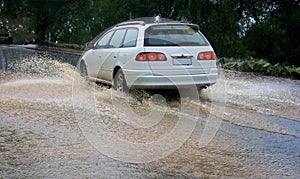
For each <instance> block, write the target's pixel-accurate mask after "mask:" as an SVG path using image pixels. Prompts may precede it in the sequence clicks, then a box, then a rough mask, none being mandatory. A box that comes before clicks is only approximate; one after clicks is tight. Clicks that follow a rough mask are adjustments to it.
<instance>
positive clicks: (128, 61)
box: [78, 17, 218, 92]
mask: <svg viewBox="0 0 300 179" xmlns="http://www.w3.org/2000/svg"><path fill="white" fill-rule="evenodd" d="M216 59H217V56H216V54H215V52H214V50H213V48H212V46H211V45H210V43H209V42H208V40H207V39H206V38H205V36H204V35H203V34H202V33H201V32H200V31H199V26H198V25H196V24H190V23H182V22H178V21H172V20H168V19H164V18H160V17H153V18H141V19H133V20H130V21H125V22H122V23H119V24H117V25H115V26H113V27H111V28H109V29H107V30H105V31H104V32H103V33H101V34H99V35H98V36H97V37H96V38H95V39H93V40H92V41H91V42H89V43H87V49H86V51H85V52H84V54H83V55H82V56H81V58H80V60H79V63H78V67H79V71H80V73H81V75H82V76H84V77H87V78H88V79H89V80H93V81H96V82H101V83H105V84H108V85H112V86H113V87H114V89H116V90H117V91H122V92H126V91H128V90H129V89H176V88H177V89H178V88H189V87H191V86H197V88H200V89H201V88H205V87H207V86H210V85H213V84H215V83H216V81H217V77H218V69H217V65H216Z"/></svg>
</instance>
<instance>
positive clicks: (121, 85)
mask: <svg viewBox="0 0 300 179" xmlns="http://www.w3.org/2000/svg"><path fill="white" fill-rule="evenodd" d="M113 86H114V89H115V90H116V91H117V92H122V93H125V94H128V93H129V88H128V86H127V83H126V79H125V76H124V74H123V72H122V70H121V69H119V70H118V71H117V73H116V75H115V77H114V84H113Z"/></svg>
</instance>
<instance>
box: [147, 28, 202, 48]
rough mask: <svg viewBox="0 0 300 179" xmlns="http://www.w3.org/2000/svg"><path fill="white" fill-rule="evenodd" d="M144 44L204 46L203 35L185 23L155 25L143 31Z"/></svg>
mask: <svg viewBox="0 0 300 179" xmlns="http://www.w3.org/2000/svg"><path fill="white" fill-rule="evenodd" d="M144 45H145V46H204V45H208V42H207V41H206V40H205V38H204V37H203V35H202V34H201V33H199V32H197V31H195V30H194V29H192V28H191V27H189V26H186V25H157V26H151V27H149V28H148V29H146V31H145V39H144Z"/></svg>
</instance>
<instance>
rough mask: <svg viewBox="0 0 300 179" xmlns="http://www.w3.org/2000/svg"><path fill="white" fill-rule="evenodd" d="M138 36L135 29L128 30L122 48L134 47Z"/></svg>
mask: <svg viewBox="0 0 300 179" xmlns="http://www.w3.org/2000/svg"><path fill="white" fill-rule="evenodd" d="M137 36H138V30H137V29H128V30H127V33H126V36H125V39H124V43H123V46H122V47H135V46H136V41H137Z"/></svg>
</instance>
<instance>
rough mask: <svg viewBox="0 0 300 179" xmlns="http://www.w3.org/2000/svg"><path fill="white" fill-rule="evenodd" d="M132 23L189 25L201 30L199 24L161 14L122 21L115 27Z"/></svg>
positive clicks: (144, 24) (143, 24)
mask: <svg viewBox="0 0 300 179" xmlns="http://www.w3.org/2000/svg"><path fill="white" fill-rule="evenodd" d="M132 25H141V26H151V25H187V26H190V27H192V28H193V29H195V30H196V31H198V30H199V26H198V25H197V24H191V23H186V22H180V21H174V20H170V19H165V18H160V17H159V16H156V17H146V18H136V19H132V20H129V21H125V22H121V23H119V24H117V25H115V26H114V27H121V26H132Z"/></svg>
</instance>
